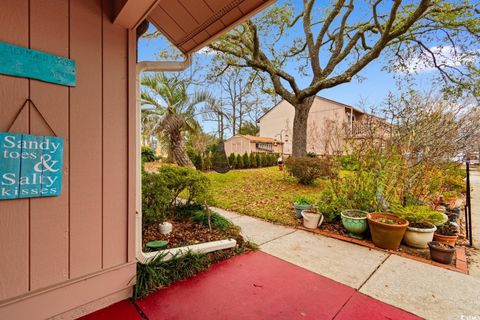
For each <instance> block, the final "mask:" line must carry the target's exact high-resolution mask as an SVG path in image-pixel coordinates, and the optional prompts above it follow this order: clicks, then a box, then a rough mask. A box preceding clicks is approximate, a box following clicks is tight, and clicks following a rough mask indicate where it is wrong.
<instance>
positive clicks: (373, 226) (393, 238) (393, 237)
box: [367, 212, 408, 250]
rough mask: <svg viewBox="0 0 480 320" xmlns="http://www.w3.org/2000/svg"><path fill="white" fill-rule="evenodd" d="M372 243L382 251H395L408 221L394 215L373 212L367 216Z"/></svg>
mask: <svg viewBox="0 0 480 320" xmlns="http://www.w3.org/2000/svg"><path fill="white" fill-rule="evenodd" d="M367 220H368V226H369V228H370V233H371V234H372V241H373V243H374V244H375V245H376V246H377V247H379V248H383V249H389V250H397V249H398V247H399V246H400V242H402V239H403V236H404V234H405V231H406V230H407V227H408V221H407V220H405V219H403V218H400V217H398V216H396V215H393V214H389V213H383V212H373V213H369V214H367Z"/></svg>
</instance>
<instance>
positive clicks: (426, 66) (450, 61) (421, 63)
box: [404, 45, 473, 73]
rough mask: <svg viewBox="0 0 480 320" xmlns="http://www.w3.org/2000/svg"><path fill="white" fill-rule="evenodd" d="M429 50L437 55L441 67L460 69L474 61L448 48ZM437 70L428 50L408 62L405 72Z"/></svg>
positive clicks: (438, 47)
mask: <svg viewBox="0 0 480 320" xmlns="http://www.w3.org/2000/svg"><path fill="white" fill-rule="evenodd" d="M429 50H430V51H431V52H432V53H433V54H434V55H435V59H436V63H437V65H439V66H451V67H458V66H461V65H462V64H463V63H465V62H467V61H472V60H473V58H472V57H471V56H468V55H466V54H464V53H463V52H461V51H458V50H457V51H455V49H454V48H453V47H452V46H450V45H448V46H433V47H430V48H429ZM434 70H436V68H435V63H434V60H433V58H432V55H431V53H430V52H428V51H427V50H424V52H423V53H422V54H421V55H419V56H416V57H412V58H411V59H410V61H407V65H406V70H404V71H405V72H408V73H414V72H417V73H421V72H431V71H434Z"/></svg>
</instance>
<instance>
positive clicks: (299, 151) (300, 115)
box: [292, 96, 315, 157]
mask: <svg viewBox="0 0 480 320" xmlns="http://www.w3.org/2000/svg"><path fill="white" fill-rule="evenodd" d="M314 100H315V96H312V97H309V98H306V99H304V100H303V102H302V103H299V104H296V105H294V107H295V117H294V118H293V138H292V156H293V157H304V156H305V155H306V154H307V123H308V114H309V112H310V108H311V107H312V104H313V101H314Z"/></svg>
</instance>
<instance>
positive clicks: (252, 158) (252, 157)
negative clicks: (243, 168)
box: [250, 153, 258, 168]
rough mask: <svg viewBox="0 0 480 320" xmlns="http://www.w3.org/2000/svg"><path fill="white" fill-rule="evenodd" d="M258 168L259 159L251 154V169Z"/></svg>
mask: <svg viewBox="0 0 480 320" xmlns="http://www.w3.org/2000/svg"><path fill="white" fill-rule="evenodd" d="M257 166H258V164H257V157H256V156H255V154H253V153H250V168H256V167H257Z"/></svg>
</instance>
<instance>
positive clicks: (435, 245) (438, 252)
mask: <svg viewBox="0 0 480 320" xmlns="http://www.w3.org/2000/svg"><path fill="white" fill-rule="evenodd" d="M428 247H429V248H430V258H431V259H432V260H434V261H437V262H440V263H445V264H450V263H452V260H453V255H454V254H455V246H451V245H448V244H443V243H440V242H438V241H431V242H429V243H428Z"/></svg>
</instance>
